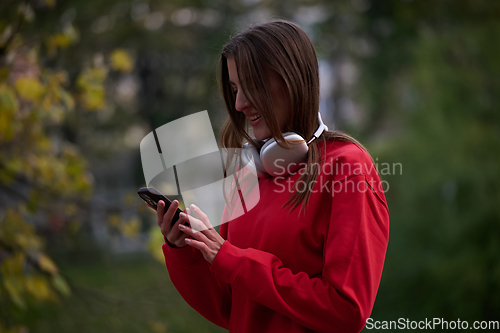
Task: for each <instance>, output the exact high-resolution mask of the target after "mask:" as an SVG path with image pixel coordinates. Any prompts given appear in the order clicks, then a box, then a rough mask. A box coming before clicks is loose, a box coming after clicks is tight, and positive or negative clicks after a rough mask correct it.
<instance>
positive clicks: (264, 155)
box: [260, 132, 309, 177]
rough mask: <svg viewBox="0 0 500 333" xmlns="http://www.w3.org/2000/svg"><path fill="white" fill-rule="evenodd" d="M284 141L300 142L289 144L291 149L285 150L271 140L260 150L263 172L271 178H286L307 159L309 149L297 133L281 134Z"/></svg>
mask: <svg viewBox="0 0 500 333" xmlns="http://www.w3.org/2000/svg"><path fill="white" fill-rule="evenodd" d="M283 137H284V138H285V140H286V141H302V142H301V143H298V144H292V143H290V148H291V149H285V148H282V147H280V146H279V145H278V143H277V142H276V141H275V140H274V139H271V140H269V141H267V142H266V143H265V144H264V145H263V146H262V148H261V149H260V160H261V161H262V166H263V168H264V170H265V171H266V172H267V173H268V174H269V175H271V176H273V177H278V176H286V175H288V174H290V173H292V172H294V171H295V170H297V169H299V168H300V167H302V166H303V165H302V163H304V162H305V160H306V158H307V153H308V151H309V147H308V146H307V143H306V140H304V138H303V137H301V136H300V135H298V134H297V133H293V132H287V133H283Z"/></svg>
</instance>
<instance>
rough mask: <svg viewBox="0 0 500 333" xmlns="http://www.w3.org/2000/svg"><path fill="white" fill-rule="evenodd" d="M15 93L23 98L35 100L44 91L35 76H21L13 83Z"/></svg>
mask: <svg viewBox="0 0 500 333" xmlns="http://www.w3.org/2000/svg"><path fill="white" fill-rule="evenodd" d="M15 87H16V90H17V93H18V94H19V96H20V97H21V98H23V99H25V100H28V101H31V102H36V101H38V100H39V98H40V96H41V95H42V94H43V92H44V87H43V85H42V84H41V83H40V81H39V80H38V79H37V78H34V77H26V76H22V77H20V78H19V79H17V81H16V84H15Z"/></svg>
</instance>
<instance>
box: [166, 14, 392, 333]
mask: <svg viewBox="0 0 500 333" xmlns="http://www.w3.org/2000/svg"><path fill="white" fill-rule="evenodd" d="M220 81H221V88H222V93H223V95H224V99H225V102H226V107H227V110H228V113H229V119H228V120H227V122H226V124H225V127H224V129H223V131H222V135H221V144H222V146H224V147H232V148H234V147H242V146H243V145H244V144H245V142H249V143H250V144H251V145H253V146H255V147H256V148H259V147H260V144H261V142H260V141H259V140H268V139H274V140H276V142H277V145H279V146H280V147H283V148H282V149H294V147H295V144H296V143H297V142H287V141H285V140H284V136H283V133H284V132H291V131H293V132H295V133H297V134H299V135H300V136H302V137H303V138H304V139H305V140H306V141H309V140H310V139H311V140H313V141H311V142H310V143H309V144H308V153H307V157H306V158H305V159H304V161H303V163H302V167H301V168H299V169H298V170H297V171H296V172H292V173H291V174H288V173H286V172H284V173H283V174H281V175H275V177H271V176H261V177H260V179H259V189H260V201H259V202H258V204H257V206H256V207H254V208H253V209H251V210H250V211H248V212H247V213H246V214H244V215H242V216H241V217H239V218H236V219H234V220H232V221H231V222H229V223H224V224H222V225H221V227H220V234H219V233H217V231H216V230H214V229H213V228H212V227H211V225H210V221H209V220H208V219H207V217H206V215H204V214H203V212H201V211H200V210H199V208H197V207H196V206H194V205H192V206H191V207H190V208H191V211H193V213H194V214H195V215H196V216H198V217H200V220H197V219H195V218H194V217H192V216H190V215H189V210H187V211H186V213H185V214H181V218H180V219H179V221H178V222H177V223H175V225H174V226H171V219H172V216H173V214H174V211H175V209H177V207H178V202H177V201H174V204H173V205H171V206H170V208H169V209H168V210H167V211H166V212H165V211H164V207H165V206H164V204H163V202H160V204H159V205H158V210H157V211H158V225H159V226H160V227H161V231H162V233H163V235H164V236H165V239H166V241H167V242H166V244H164V245H163V251H164V255H165V259H166V260H165V261H166V265H167V268H168V271H169V274H170V278H171V280H172V282H173V284H174V285H175V286H176V288H177V289H178V291H179V292H180V294H181V295H182V296H183V297H184V299H185V300H186V301H187V302H188V303H189V304H190V305H191V306H192V307H193V308H194V309H195V310H197V311H198V312H199V313H200V314H202V315H203V316H204V317H206V318H207V319H208V320H210V321H212V322H213V323H215V324H217V325H219V326H222V327H224V328H226V329H229V331H230V332H289V333H291V332H311V331H318V332H343V333H345V332H359V331H360V330H361V329H362V328H363V327H364V325H365V323H366V320H367V318H368V317H369V316H370V313H371V309H372V307H373V303H374V301H375V296H376V292H377V289H378V285H379V282H380V278H381V274H382V267H383V263H384V258H385V253H386V249H387V243H388V228H389V214H388V208H387V203H386V200H385V196H384V193H383V191H382V188H381V183H380V179H379V177H378V174H377V171H376V169H375V167H374V165H373V161H372V159H371V157H370V155H369V154H368V153H367V152H366V150H365V149H364V148H363V147H362V146H361V145H360V144H359V143H358V142H357V141H356V140H354V139H353V138H351V137H350V136H348V135H346V134H343V133H340V132H336V131H333V132H331V131H324V132H323V133H322V134H321V135H318V136H319V138H317V139H314V137H313V134H314V133H315V132H317V130H318V132H319V133H320V132H321V131H319V129H321V124H320V120H319V119H318V104H319V75H318V63H317V58H316V54H315V51H314V48H313V46H312V43H311V41H310V40H309V38H308V37H307V35H306V34H305V33H304V31H303V30H302V29H301V28H300V27H298V26H297V25H295V24H293V23H290V22H287V21H273V22H269V23H264V24H260V25H256V26H253V27H250V28H248V29H247V30H245V31H243V32H241V33H240V34H238V35H236V36H234V37H233V38H231V39H230V41H229V42H228V43H227V44H226V46H225V47H224V49H223V51H222V56H221V60H220ZM248 124H249V125H250V127H251V128H252V129H253V136H254V137H255V138H256V139H257V140H252V137H250V135H249V134H248V133H247V127H248ZM318 132H317V133H318ZM283 169H285V168H283ZM289 184H291V186H289ZM185 224H186V225H185ZM187 224H190V226H189V225H187ZM203 226H205V228H204V230H203V231H201V232H194V231H193V229H191V227H193V228H194V227H196V228H198V229H200V227H203Z"/></svg>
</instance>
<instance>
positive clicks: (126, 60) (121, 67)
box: [111, 49, 134, 72]
mask: <svg viewBox="0 0 500 333" xmlns="http://www.w3.org/2000/svg"><path fill="white" fill-rule="evenodd" d="M111 67H112V68H113V69H115V70H117V71H122V72H130V71H131V70H132V69H133V67H134V60H133V59H132V56H131V55H130V54H129V53H128V52H127V51H125V50H122V49H117V50H114V51H113V53H111Z"/></svg>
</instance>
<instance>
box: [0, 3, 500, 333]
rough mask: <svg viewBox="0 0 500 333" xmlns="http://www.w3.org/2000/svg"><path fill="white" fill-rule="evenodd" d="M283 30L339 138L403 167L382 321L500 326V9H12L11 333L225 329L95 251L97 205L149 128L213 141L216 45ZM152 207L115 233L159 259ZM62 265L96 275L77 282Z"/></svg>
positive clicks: (1, 142) (3, 209) (2, 145)
mask: <svg viewBox="0 0 500 333" xmlns="http://www.w3.org/2000/svg"><path fill="white" fill-rule="evenodd" d="M272 17H275V18H276V17H281V18H285V19H291V20H293V21H296V22H298V23H299V24H301V25H302V26H303V27H304V28H305V29H306V32H307V33H308V34H309V36H311V38H312V39H313V42H314V44H315V45H316V47H317V51H318V55H319V57H320V59H321V60H322V61H326V62H328V63H329V64H330V66H331V71H330V72H331V73H330V74H331V77H332V80H333V81H334V86H335V89H334V91H333V93H332V96H331V100H332V102H331V104H328V107H329V108H331V109H332V110H333V121H334V123H335V127H336V128H338V129H342V130H346V131H347V132H349V133H350V134H352V135H354V136H355V137H356V138H358V139H359V140H360V141H361V142H362V143H363V144H365V145H366V146H367V147H368V148H369V150H370V152H371V154H372V156H373V157H374V159H375V160H376V162H378V163H379V165H380V164H381V163H390V164H395V163H400V165H401V166H402V168H401V169H400V168H396V169H395V171H396V172H392V173H389V174H384V175H383V179H384V180H385V181H387V184H388V191H387V192H386V197H387V200H388V203H389V209H390V218H391V231H390V244H389V249H388V253H387V258H386V266H385V270H384V273H383V276H382V281H381V286H380V290H379V294H378V297H377V301H376V304H375V307H374V310H373V313H372V318H374V319H375V320H397V319H398V318H409V319H411V320H423V319H425V318H434V317H437V318H444V319H445V320H456V319H458V318H460V319H462V320H469V321H474V320H499V319H500V318H499V313H500V287H499V286H500V266H499V265H498V264H497V263H498V261H499V260H498V259H499V255H498V253H500V239H499V237H498V235H499V234H500V233H499V229H500V206H499V205H498V203H499V202H500V190H499V189H500V177H499V176H498V171H499V166H500V155H499V154H498V152H499V151H500V113H499V112H498V110H499V106H500V102H499V97H498V96H500V91H499V90H500V82H499V80H500V65H499V62H498V59H499V58H500V40H499V39H500V20H499V17H500V3H497V2H495V1H488V0H474V1H473V0H462V1H460V2H456V1H451V0H440V1H418V0H413V1H412V0H385V1H369V0H352V1H347V0H344V1H326V0H316V1H314V0H294V1H287V2H278V1H265V0H261V1H251V0H246V1H232V2H222V1H219V0H206V1H198V0H185V1H175V0H169V1H160V0H151V1H142V0H136V1H125V0H124V1H120V0H110V1H96V0H90V1H89V0H86V1H83V0H71V1H60V2H57V3H56V1H48V0H43V1H42V0H40V1H38V0H37V1H35V0H28V1H14V0H8V1H4V2H2V3H1V4H0V194H3V196H2V199H1V200H4V199H3V198H6V197H9V199H8V200H6V201H5V202H0V221H1V222H0V227H1V229H0V265H1V273H0V282H1V284H0V308H1V309H2V311H1V313H0V332H3V331H8V332H22V331H23V330H24V331H26V330H27V329H29V331H33V332H38V331H39V332H45V331H68V330H70V331H75V332H78V331H79V330H81V331H108V330H118V331H120V332H135V331H141V332H142V331H149V332H165V331H178V332H181V331H184V332H189V331H200V332H201V331H202V330H205V331H206V332H210V331H219V330H218V329H217V328H216V327H214V326H213V325H211V324H209V323H208V322H206V321H205V320H204V319H202V318H201V317H199V315H197V314H195V313H194V312H193V311H192V310H190V309H189V308H188V307H187V305H186V304H185V303H184V302H183V301H182V300H181V299H180V298H179V296H178V294H177V293H176V292H175V290H174V289H173V287H172V286H171V284H170V282H169V281H168V275H167V273H166V271H165V269H164V268H163V267H161V266H154V264H153V263H152V262H150V261H144V260H139V261H140V262H137V261H132V262H129V261H124V262H120V263H116V261H117V260H118V259H117V258H118V257H110V255H109V254H107V253H106V252H104V253H103V251H105V250H103V249H95V248H93V247H92V244H91V243H92V241H91V236H90V231H89V230H90V227H89V225H88V221H89V214H88V211H89V204H88V199H89V198H90V197H91V194H92V192H91V189H92V186H94V187H102V188H104V187H106V188H118V187H121V186H132V187H134V188H135V187H138V186H140V185H141V184H142V183H143V176H142V170H141V168H140V166H139V165H140V161H139V157H138V142H139V141H140V139H142V137H143V136H144V135H145V134H147V133H148V132H149V131H150V130H151V129H153V128H156V127H158V126H161V125H163V124H165V123H167V122H169V121H171V120H173V119H176V118H178V117H180V116H183V115H186V114H190V113H193V112H196V111H200V110H205V109H208V111H209V113H210V115H211V119H213V120H214V122H213V125H214V129H215V130H217V129H218V128H219V127H220V125H221V124H222V121H223V115H224V106H223V103H222V100H221V98H220V96H219V94H218V91H217V82H216V69H217V59H218V55H219V52H220V48H221V46H222V45H223V44H224V43H225V41H226V40H227V39H228V38H229V36H230V35H231V34H232V33H233V32H234V31H235V30H238V29H241V28H243V27H244V26H246V25H247V24H249V23H252V22H255V21H259V20H265V19H269V18H272ZM346 105H347V106H346ZM349 105H352V107H350V106H349ZM327 111H331V110H327ZM123 152H129V153H130V152H132V153H134V152H135V156H136V165H135V166H130V165H128V166H126V167H128V168H132V169H134V168H135V169H134V170H135V178H134V179H128V180H124V179H115V178H113V177H111V176H112V175H113V174H118V173H117V171H116V170H109V169H111V168H112V167H115V168H120V167H121V165H120V164H119V162H116V164H113V161H114V159H117V158H116V157H117V156H119V155H120V154H122V153H123ZM124 168H125V166H124ZM100 170H101V171H100ZM102 170H108V171H107V173H106V172H102ZM89 171H92V173H90V172H89ZM133 195H135V194H133ZM136 200H138V199H137V198H136ZM125 201H126V204H128V205H133V204H134V203H136V202H137V201H134V200H129V199H126V200H125ZM139 212H140V216H139V217H140V218H141V219H139V218H138V217H137V216H132V217H131V218H129V219H124V218H123V216H122V215H120V214H111V215H110V216H109V219H108V220H109V221H103V223H104V222H107V223H109V226H110V227H111V228H114V229H115V230H117V232H119V233H121V234H125V235H128V236H130V237H137V235H138V234H139V233H140V232H141V231H146V233H147V234H148V235H149V236H148V238H149V240H150V251H151V252H152V254H153V255H154V256H155V257H156V258H157V259H158V260H159V261H160V262H161V261H162V254H161V252H160V249H159V244H161V242H162V237H161V235H160V234H159V233H158V230H157V229H156V228H154V223H153V224H151V222H152V221H154V216H153V215H154V214H153V215H146V213H144V212H142V211H139ZM151 225H153V227H152V228H151V229H150V231H149V232H148V229H149V228H150V226H151ZM54 235H55V236H56V238H54ZM61 235H63V236H64V237H66V238H68V237H69V238H71V241H67V239H66V240H64V241H63V240H61V238H59V237H60V236H61ZM64 237H63V239H65V238H64ZM54 239H56V240H57V241H58V242H60V243H61V244H59V243H55V242H53V240H54ZM47 242H48V243H49V245H50V246H49V247H48V248H49V251H47V247H46V246H45V245H46V243H47ZM63 244H66V245H63ZM67 244H72V245H71V246H68V245H67ZM65 246H66V247H65ZM87 247H88V248H87ZM89 248H90V250H89ZM68 249H69V250H68ZM66 250H68V251H69V253H71V255H72V256H74V258H80V257H85V256H87V257H89V258H92V260H89V259H87V260H89V261H90V263H89V262H86V263H85V264H82V265H81V266H78V267H76V266H75V265H74V264H75V262H76V261H74V262H72V260H71V259H68V258H67V257H66V256H67V255H68V254H67V253H66ZM86 251H90V252H86ZM94 251H97V252H98V253H99V254H96V253H94ZM48 252H50V253H48ZM54 262H56V263H58V262H61V263H63V264H62V265H56V264H55V263H54ZM142 272H146V273H145V274H142ZM129 279H130V280H129ZM160 281H164V282H165V283H164V284H163V283H162V282H160ZM145 284H147V285H148V286H150V287H151V289H147V290H146V289H141V288H140V286H141V285H145ZM117 285H118V286H122V288H117V287H116V286H117ZM162 293H165V295H164V296H165V300H159V299H158V296H159V295H162V296H163V294H162ZM65 295H66V296H65ZM147 299H151V303H148V304H146V303H147V302H148V301H147ZM47 304H52V305H50V306H49V305H47ZM71 304H77V305H75V306H74V307H72V306H71ZM85 304H88V306H87V305H85ZM93 307H96V308H97V309H101V310H97V311H98V312H99V313H96V312H92V311H90V310H89V309H92V308H93ZM4 309H7V310H6V311H4ZM52 318H53V320H52ZM191 318H193V319H191ZM85 322H87V323H88V324H85Z"/></svg>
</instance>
